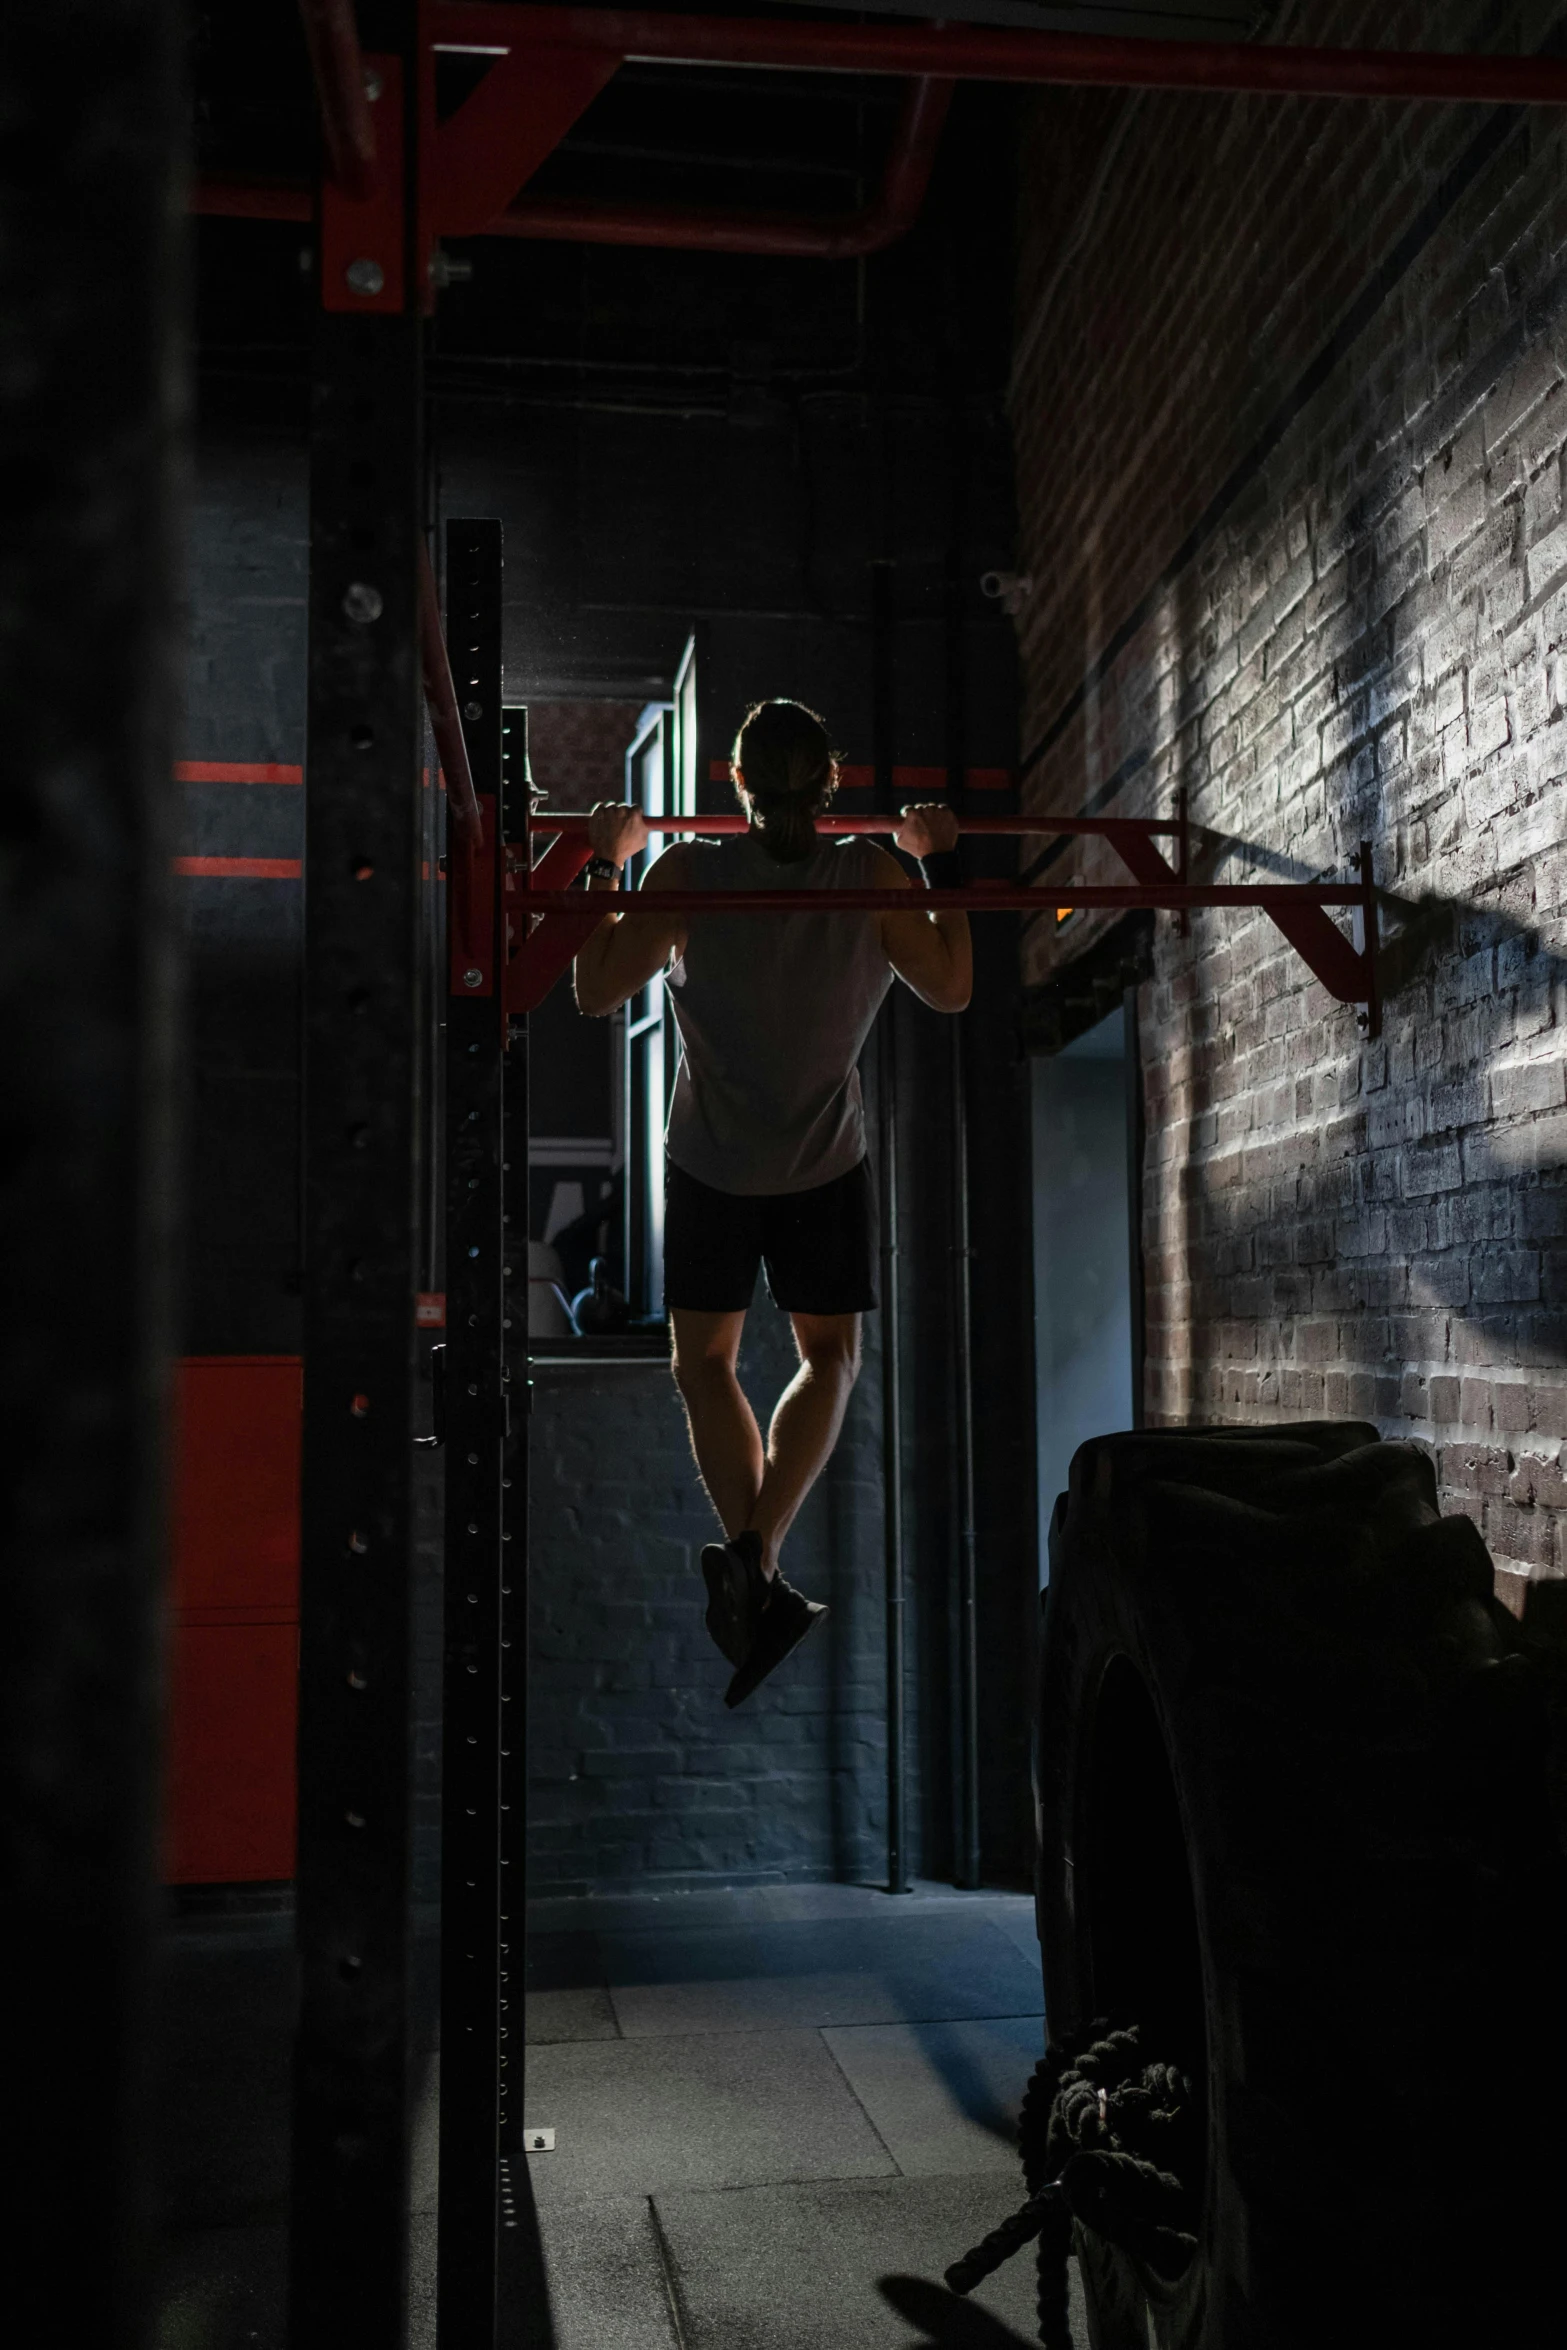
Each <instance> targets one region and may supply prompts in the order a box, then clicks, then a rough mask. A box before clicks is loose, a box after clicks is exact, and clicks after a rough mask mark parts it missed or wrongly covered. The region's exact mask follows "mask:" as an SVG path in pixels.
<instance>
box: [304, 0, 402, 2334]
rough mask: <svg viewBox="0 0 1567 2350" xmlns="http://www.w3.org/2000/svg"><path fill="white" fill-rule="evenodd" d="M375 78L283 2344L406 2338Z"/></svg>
mask: <svg viewBox="0 0 1567 2350" xmlns="http://www.w3.org/2000/svg"><path fill="white" fill-rule="evenodd" d="M383 15H384V16H387V15H390V16H394V17H395V16H399V15H400V16H401V20H402V23H403V25H404V27H405V28H406V31H407V33H408V35H409V48H408V49H407V50H405V51H404V53H403V58H402V60H401V63H402V65H403V66H404V67H406V65H407V63H408V62H409V57H410V55H411V35H412V17H413V11H412V9H411V7H409V8H401V9H393V8H391V7H389V8H388V9H387V10H385V11H383ZM377 71H378V77H379V79H378V87H380V89H381V91H382V96H381V101H380V103H379V104H378V105H377V106H376V109H375V112H376V116H377V122H376V137H377V141H378V151H377V167H378V171H379V172H380V174H381V178H380V180H379V182H378V190H379V192H378V198H377V204H376V206H375V208H374V209H373V212H372V211H371V209H370V208H365V212H366V217H365V218H361V216H360V212H359V211H358V210H357V209H356V210H355V211H354V213H353V214H352V216H351V217H350V215H348V214H346V213H344V212H342V211H341V209H340V208H339V209H337V210H334V206H335V205H336V203H337V199H336V198H335V197H334V196H333V194H332V192H331V191H330V190H328V191H325V192H324V194H323V211H322V218H323V233H322V240H321V241H322V248H323V261H322V304H323V308H322V315H321V318H320V321H319V324H318V328H317V338H318V339H317V346H316V358H315V379H316V380H315V398H314V406H313V423H312V438H311V473H310V498H311V524H310V527H311V542H310V641H309V710H308V734H307V743H306V815H305V982H304V1019H305V1040H304V1042H305V1052H304V1058H305V1074H304V1117H305V1173H304V1202H305V1226H304V1241H305V1294H304V1347H305V1418H304V1449H303V1487H302V1495H301V1569H302V1573H301V1592H300V1722H299V1789H300V1795H299V1860H298V1944H299V1983H300V2008H299V2020H298V2032H297V2039H296V2050H295V2090H294V2096H295V2104H294V2136H293V2179H292V2214H291V2238H290V2243H291V2275H290V2309H289V2328H290V2333H289V2338H290V2342H291V2345H292V2350H342V2345H343V2344H344V2343H345V2342H353V2343H355V2344H356V2345H358V2346H359V2350H401V2344H402V2342H403V2338H404V2301H405V2265H406V2263H405V2253H406V2242H407V2212H408V2049H407V2037H408V2035H407V1933H408V1849H409V1826H410V1811H411V1803H410V1751H411V1745H412V1740H411V1736H410V1691H409V1648H410V1574H411V1560H412V1525H411V1503H412V1474H411V1472H412V1451H411V1447H412V1442H413V1392H414V1375H415V1340H414V1314H415V1298H416V1291H417V1284H418V1244H417V1235H418V1214H419V1135H418V1122H417V1117H416V1089H417V1075H418V1056H419V1049H420V1038H419V1023H418V971H419V953H420V937H419V931H420V923H419V913H420V906H419V898H420V853H419V852H420V754H421V748H422V731H421V728H422V713H421V708H420V692H419V662H418V649H417V645H418V638H417V608H416V580H417V576H418V574H417V558H418V552H419V546H420V527H421V509H422V503H423V491H424V475H423V465H422V454H421V416H422V402H421V387H420V346H421V322H420V318H419V315H418V309H417V305H410V304H408V303H407V302H406V300H405V297H404V292H403V288H404V287H405V285H406V284H407V281H408V277H409V274H410V273H409V271H408V270H407V268H406V266H405V264H406V260H407V223H408V222H409V221H410V220H411V219H412V218H413V217H414V212H415V207H414V205H413V204H412V203H411V202H409V201H408V198H409V196H410V194H411V187H412V173H413V164H412V154H411V144H410V142H409V141H408V140H407V139H406V138H405V124H407V123H408V122H410V121H411V119H412V114H413V109H412V108H411V107H409V108H407V109H404V108H403V107H402V105H401V90H402V86H403V82H402V77H401V75H400V72H399V59H398V57H397V55H396V54H395V53H393V54H390V55H387V56H383V57H381V58H379V59H378V60H377ZM372 247H373V251H371V250H370V248H372ZM343 250H347V251H348V252H350V253H351V254H352V255H353V256H354V258H353V260H352V261H351V262H349V263H343V264H342V266H339V263H340V262H341V257H342V251H343ZM372 262H373V264H374V266H373V267H372V266H371V265H372ZM356 304H358V305H362V309H361V311H360V314H357V315H356V314H355V305H356Z"/></svg>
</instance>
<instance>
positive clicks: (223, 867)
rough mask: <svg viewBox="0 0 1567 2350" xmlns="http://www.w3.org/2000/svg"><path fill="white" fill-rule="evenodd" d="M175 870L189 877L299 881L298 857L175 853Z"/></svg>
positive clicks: (301, 864) (301, 865)
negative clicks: (204, 855) (207, 855)
mask: <svg viewBox="0 0 1567 2350" xmlns="http://www.w3.org/2000/svg"><path fill="white" fill-rule="evenodd" d="M174 870H175V872H176V873H178V874H182V875H183V876H184V878H185V879H186V880H187V881H300V880H302V879H303V878H304V871H305V867H304V861H303V859H302V858H299V857H176V858H175V860H174Z"/></svg>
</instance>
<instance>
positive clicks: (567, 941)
mask: <svg viewBox="0 0 1567 2350" xmlns="http://www.w3.org/2000/svg"><path fill="white" fill-rule="evenodd" d="M591 854H592V851H591V850H590V849H589V847H588V843H587V838H586V835H585V833H579V834H562V835H561V836H560V837H559V838H557V839H555V840H553V841H552V842H551V843H550V845H549V847H548V848H547V849H546V850H545V852H544V854H543V856H542V857H541V858H540V859H539V862H538V863H537V865H535V866H534V868H533V873H532V876H531V883H530V886H531V888H532V889H535V890H539V889H548V890H562V889H569V888H570V886H571V884H572V882H574V881H575V880H576V878H577V875H578V874H579V873H580V872H581V871H582V868H583V866H584V865H585V864H586V863H587V861H588V858H589V856H590V855H591ZM524 878H525V877H524V874H523V873H522V872H513V873H508V874H507V876H506V895H507V911H508V915H509V917H510V919H509V921H508V929H510V928H511V927H513V925H515V926H516V927H517V928H518V929H522V928H523V926H524V925H526V935H525V936H522V937H520V938H518V939H517V940H516V941H515V942H514V943H513V945H512V949H511V954H510V958H509V960H508V963H507V967H506V1009H507V1011H508V1013H519V1014H520V1013H523V1012H532V1011H536V1010H537V1008H538V1006H539V1005H540V1004H542V1003H543V1001H544V999H545V997H546V996H547V995H548V994H549V992H550V989H551V988H552V987H553V986H554V984H555V982H556V980H557V979H558V978H559V977H560V975H561V973H562V972H563V971H564V970H565V968H566V966H567V964H568V963H570V962H571V961H572V960H573V958H574V957H575V955H576V952H577V949H578V948H579V947H580V946H581V944H582V942H583V940H584V939H585V938H587V937H588V936H589V935H590V933H591V932H593V931H595V930H596V929H597V928H598V926H599V924H600V923H601V922H602V921H603V919H604V917H605V915H606V914H609V913H613V912H614V910H615V909H614V907H613V905H612V904H607V903H606V902H605V899H604V898H603V897H601V896H600V897H589V896H587V895H582V896H579V897H577V898H576V900H575V902H574V904H573V907H572V910H571V912H570V913H567V914H546V915H545V916H544V917H543V918H542V919H540V920H535V919H534V918H533V917H531V916H528V915H524V914H523V913H522V912H521V911H520V906H521V900H522V898H523V896H524V894H525V891H524ZM579 909H580V911H579Z"/></svg>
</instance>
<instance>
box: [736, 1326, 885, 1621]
mask: <svg viewBox="0 0 1567 2350" xmlns="http://www.w3.org/2000/svg"><path fill="white" fill-rule="evenodd" d="M789 1319H790V1321H791V1322H792V1323H793V1325H794V1343H795V1345H796V1347H797V1348H798V1349H799V1354H800V1368H799V1369H798V1371H796V1373H795V1375H794V1377H793V1378H792V1379H791V1380H790V1382H789V1384H788V1386H787V1387H786V1388H785V1389H784V1391H783V1393H782V1395H781V1396H780V1397H779V1398H778V1405H777V1409H776V1410H775V1411H774V1413H773V1418H772V1425H771V1427H770V1428H769V1429H768V1431H767V1458H766V1465H765V1468H764V1469H763V1472H762V1476H761V1482H760V1490H759V1491H758V1493H757V1495H756V1498H755V1501H754V1503H753V1504H752V1507H751V1511H750V1515H749V1517H748V1519H747V1520H746V1523H747V1524H748V1525H750V1526H754V1527H755V1528H756V1530H757V1532H758V1533H759V1534H760V1535H761V1537H762V1548H763V1559H762V1564H763V1567H764V1570H765V1572H766V1573H767V1574H769V1575H772V1574H776V1572H777V1570H778V1552H779V1548H780V1546H781V1544H782V1542H783V1538H784V1536H785V1535H786V1534H787V1533H788V1531H789V1528H790V1527H791V1526H792V1525H793V1523H794V1519H795V1513H796V1512H797V1510H798V1509H799V1507H800V1504H801V1502H802V1501H804V1499H805V1497H806V1495H807V1494H808V1493H809V1492H810V1490H811V1487H812V1486H813V1485H814V1484H815V1483H816V1480H817V1478H818V1477H819V1476H820V1475H821V1473H822V1470H823V1469H824V1468H825V1467H826V1465H827V1462H828V1460H829V1459H830V1458H831V1456H832V1448H833V1446H834V1445H835V1444H836V1443H837V1441H838V1431H839V1429H840V1428H841V1427H842V1426H843V1415H844V1412H845V1410H846V1408H847V1406H848V1401H849V1396H850V1394H851V1392H852V1390H853V1387H854V1382H855V1380H856V1379H857V1378H858V1377H859V1371H860V1317H859V1315H858V1314H791V1315H790V1317H789ZM709 1490H711V1488H709Z"/></svg>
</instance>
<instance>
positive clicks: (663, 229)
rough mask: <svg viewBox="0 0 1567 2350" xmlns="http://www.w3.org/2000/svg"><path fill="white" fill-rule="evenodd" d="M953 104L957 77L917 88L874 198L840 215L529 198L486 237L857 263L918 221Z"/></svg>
mask: <svg viewBox="0 0 1567 2350" xmlns="http://www.w3.org/2000/svg"><path fill="white" fill-rule="evenodd" d="M951 104H952V84H951V82H946V81H934V80H931V79H928V78H926V79H923V80H920V81H915V82H911V83H910V84H909V86H908V89H907V90H906V91H905V93H904V99H903V106H902V110H901V112H900V114H899V116H898V122H897V127H896V129H895V130H894V132H893V136H892V145H891V146H890V147H889V149H888V151H887V162H886V167H885V169H884V171H883V173H882V182H881V187H880V189H879V190H878V192H877V196H876V200H875V202H874V203H872V204H869V205H867V206H866V208H865V209H864V211H862V212H853V213H848V214H846V215H844V216H842V217H841V218H837V219H834V218H831V217H828V218H823V217H822V216H821V215H819V214H812V213H808V212H739V211H719V210H715V209H709V208H707V207H705V206H696V205H692V206H689V207H688V206H685V205H650V204H605V203H602V202H592V201H585V200H583V201H579V200H577V199H575V198H571V197H559V196H525V197H523V198H521V199H519V201H518V202H517V203H515V204H513V205H511V206H510V207H509V208H508V210H506V211H505V212H503V213H502V214H501V215H500V217H499V218H498V219H496V220H493V221H491V223H490V225H489V228H488V230H487V231H486V232H485V233H486V234H487V235H489V236H497V237H537V238H548V239H554V240H555V241H557V242H564V243H568V244H576V245H644V246H645V245H658V246H667V247H673V248H679V249H681V250H684V251H688V252H705V253H766V254H785V255H792V256H796V257H798V258H799V259H801V260H813V261H850V260H855V259H857V258H858V257H859V256H860V255H861V254H863V253H879V252H880V251H881V249H882V247H883V246H885V245H890V244H892V243H893V241H894V239H895V238H898V237H901V236H902V235H903V233H904V231H905V230H906V229H908V228H910V227H912V225H913V223H914V221H915V220H916V219H917V218H918V216H919V210H920V206H921V205H922V204H923V203H924V201H925V191H926V189H927V188H928V187H929V185H930V174H931V167H932V165H933V164H934V163H935V160H936V149H937V146H938V145H939V143H940V140H941V131H942V125H943V124H944V123H945V121H946V119H947V109H948V108H949V107H950V105H951Z"/></svg>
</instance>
